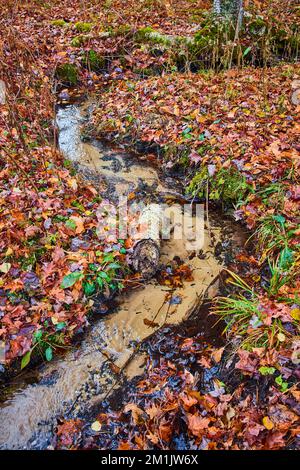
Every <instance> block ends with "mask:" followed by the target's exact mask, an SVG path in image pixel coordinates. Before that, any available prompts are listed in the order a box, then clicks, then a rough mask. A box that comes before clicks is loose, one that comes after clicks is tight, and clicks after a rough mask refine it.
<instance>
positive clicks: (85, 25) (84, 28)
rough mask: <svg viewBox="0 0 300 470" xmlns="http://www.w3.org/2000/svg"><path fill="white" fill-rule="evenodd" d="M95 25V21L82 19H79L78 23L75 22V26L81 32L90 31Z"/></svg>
mask: <svg viewBox="0 0 300 470" xmlns="http://www.w3.org/2000/svg"><path fill="white" fill-rule="evenodd" d="M93 26H94V25H93V23H84V22H82V21H77V23H75V25H74V28H75V29H76V31H78V32H79V33H89V32H90V31H91V30H92V28H93Z"/></svg>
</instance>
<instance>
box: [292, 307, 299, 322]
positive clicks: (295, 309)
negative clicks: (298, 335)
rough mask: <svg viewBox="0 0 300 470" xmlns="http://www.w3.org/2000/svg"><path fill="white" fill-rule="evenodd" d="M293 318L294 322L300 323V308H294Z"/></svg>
mask: <svg viewBox="0 0 300 470" xmlns="http://www.w3.org/2000/svg"><path fill="white" fill-rule="evenodd" d="M291 317H293V319H294V320H298V321H300V308H293V309H292V310H291Z"/></svg>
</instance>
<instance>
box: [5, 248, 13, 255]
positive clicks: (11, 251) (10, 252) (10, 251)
mask: <svg viewBox="0 0 300 470" xmlns="http://www.w3.org/2000/svg"><path fill="white" fill-rule="evenodd" d="M12 254H13V250H12V249H11V248H7V250H6V253H5V256H10V255H12Z"/></svg>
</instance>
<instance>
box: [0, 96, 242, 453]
mask: <svg viewBox="0 0 300 470" xmlns="http://www.w3.org/2000/svg"><path fill="white" fill-rule="evenodd" d="M90 106H91V105H90V104H89V103H87V104H85V105H84V106H83V107H78V106H76V105H71V106H65V107H61V108H59V109H58V112H57V119H56V122H57V127H58V129H59V146H60V149H61V150H62V151H63V152H64V154H65V157H66V158H67V159H68V160H71V161H72V163H73V164H75V166H76V167H77V169H78V171H79V172H80V173H81V174H82V175H83V176H84V177H85V178H88V179H89V180H91V181H92V182H93V184H94V186H95V187H96V189H97V190H98V191H99V194H101V195H102V196H104V197H106V198H107V199H108V200H110V201H113V202H115V201H116V200H117V198H118V197H119V196H120V195H122V196H128V195H130V194H132V193H134V194H138V195H139V197H140V198H142V199H144V200H147V202H148V201H149V200H150V201H156V202H157V201H172V204H173V205H174V208H175V209H174V210H175V213H176V211H177V212H178V213H179V214H181V211H182V199H183V198H184V196H182V184H181V183H180V181H179V179H178V180H177V179H176V178H174V177H173V178H171V177H164V176H163V175H162V174H161V172H160V171H159V170H158V169H156V168H155V167H153V166H152V165H150V164H149V163H147V162H146V161H144V160H143V159H138V158H137V157H136V156H134V155H131V154H129V153H127V152H125V151H123V150H119V149H115V148H112V147H109V146H107V145H105V144H103V143H101V142H98V141H92V142H83V141H82V139H81V133H82V124H83V123H84V120H85V119H86V116H87V115H88V109H89V107H90ZM195 217H197V215H195V216H193V220H192V222H194V223H196V222H197V221H195V220H194V219H195ZM203 232H204V238H203V244H202V247H201V250H198V249H195V250H193V249H192V248H193V247H192V246H191V242H190V240H189V239H187V238H185V237H182V238H181V239H176V237H174V236H173V237H171V238H170V239H168V240H164V241H163V242H162V243H161V247H160V248H161V250H160V251H161V255H160V265H161V266H164V267H167V266H168V265H170V263H171V264H172V263H174V262H176V263H178V262H179V263H180V264H184V265H187V266H188V267H189V268H190V269H191V270H192V273H193V280H192V281H191V282H184V285H183V286H180V287H177V288H174V287H172V289H170V287H168V286H165V285H161V284H160V283H159V282H158V280H157V279H156V278H153V279H151V280H150V281H148V282H147V283H145V284H144V285H141V286H140V287H136V288H134V289H132V290H131V291H130V292H127V293H124V294H122V295H120V296H119V297H118V298H116V299H114V301H113V302H111V305H110V313H109V314H108V315H105V316H103V315H99V317H100V318H99V319H97V320H94V321H93V323H92V324H91V325H90V327H89V328H88V330H87V331H86V334H85V336H84V340H83V341H82V342H80V343H78V344H77V345H75V346H74V348H72V349H71V350H69V351H68V352H67V353H66V354H65V355H64V356H63V357H58V358H56V359H55V360H54V361H52V362H51V363H48V364H42V365H40V366H38V367H36V368H35V369H33V370H31V371H26V370H25V371H23V372H22V373H20V374H19V375H18V376H16V377H15V378H14V379H12V380H11V381H10V383H9V384H5V394H4V399H2V405H1V408H0V448H1V449H23V448H27V449H28V448H29V449H43V448H47V447H48V446H49V445H51V432H52V429H53V426H55V424H56V420H57V417H59V416H65V415H68V416H70V415H71V416H72V417H76V416H80V415H81V414H83V413H86V412H87V411H88V410H89V409H91V408H92V407H94V406H95V405H96V404H97V403H101V401H102V400H103V399H105V398H107V397H108V396H109V395H110V394H111V393H112V392H113V391H114V390H116V389H122V384H123V383H124V381H130V380H131V379H132V378H134V377H137V376H139V375H141V374H142V372H143V370H144V366H145V357H144V354H143V353H142V352H139V347H138V346H139V345H140V344H141V343H142V341H143V340H145V339H146V338H148V337H150V336H151V335H153V334H154V333H155V332H156V331H158V330H160V329H161V328H163V327H165V325H179V324H180V323H181V322H182V321H184V320H186V319H187V318H188V317H189V316H190V315H191V314H192V313H193V312H195V311H196V310H197V309H199V306H200V305H201V303H202V302H203V300H204V298H205V299H206V300H209V299H212V298H213V297H215V296H216V295H217V293H218V276H219V274H220V272H221V271H222V269H223V259H222V256H221V257H220V256H216V246H217V245H220V244H222V243H223V245H224V246H225V245H226V244H227V245H228V243H229V242H228V240H230V243H231V244H232V245H234V246H237V247H238V246H243V244H244V242H245V234H244V233H243V232H242V230H241V228H240V227H239V226H238V225H237V224H233V223H232V222H231V221H229V220H228V219H226V218H221V217H220V214H218V213H215V214H214V213H212V214H210V216H209V223H207V221H206V224H205V226H204V225H203ZM197 248H198V247H197ZM174 260H175V261H174ZM170 292H171V299H176V300H175V301H174V302H172V301H169V300H167V299H168V294H170ZM199 311H200V312H201V309H200V310H199ZM199 323H201V318H199ZM207 333H208V334H209V332H207Z"/></svg>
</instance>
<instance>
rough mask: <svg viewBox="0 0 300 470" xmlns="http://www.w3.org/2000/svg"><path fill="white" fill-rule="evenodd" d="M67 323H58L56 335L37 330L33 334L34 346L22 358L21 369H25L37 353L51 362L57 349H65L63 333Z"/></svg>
mask: <svg viewBox="0 0 300 470" xmlns="http://www.w3.org/2000/svg"><path fill="white" fill-rule="evenodd" d="M65 326H66V323H65V322H58V323H57V324H56V325H55V329H56V332H55V333H46V332H44V331H43V330H42V329H40V330H36V331H35V332H34V334H33V345H32V347H31V348H30V350H29V351H27V353H26V354H24V356H23V357H22V361H21V369H24V368H25V367H26V366H27V365H28V364H29V362H30V360H31V357H32V355H33V353H34V352H35V351H38V352H39V354H40V355H41V356H43V357H45V358H46V360H47V361H51V360H52V357H53V351H54V350H55V349H56V348H60V349H61V348H63V349H65V348H66V346H65V343H64V337H63V335H62V334H61V331H62V330H63V329H64V328H65Z"/></svg>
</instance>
